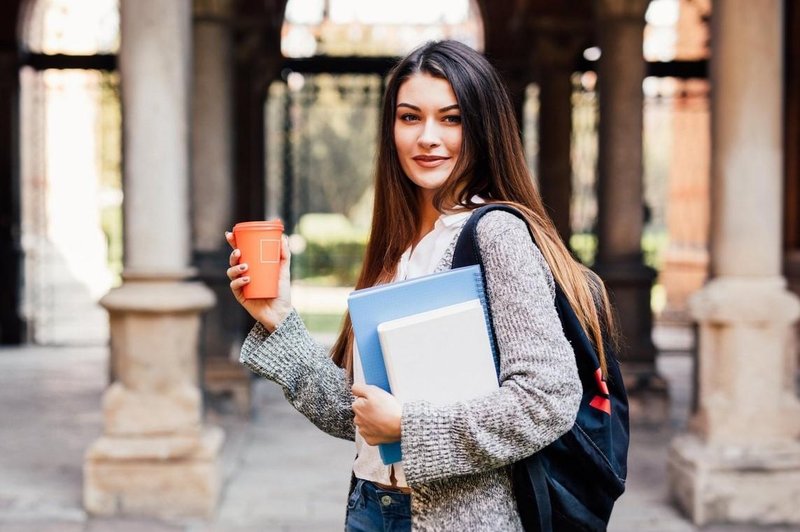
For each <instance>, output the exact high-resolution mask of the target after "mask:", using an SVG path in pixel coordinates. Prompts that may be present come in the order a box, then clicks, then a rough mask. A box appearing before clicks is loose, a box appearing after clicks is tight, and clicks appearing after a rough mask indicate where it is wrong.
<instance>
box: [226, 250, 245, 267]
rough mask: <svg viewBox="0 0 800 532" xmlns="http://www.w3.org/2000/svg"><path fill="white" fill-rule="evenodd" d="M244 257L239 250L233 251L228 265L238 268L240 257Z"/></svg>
mask: <svg viewBox="0 0 800 532" xmlns="http://www.w3.org/2000/svg"><path fill="white" fill-rule="evenodd" d="M241 256H242V252H241V251H240V250H238V249H234V250H233V251H231V254H230V256H229V257H228V263H229V264H230V265H231V266H236V265H237V264H238V263H239V257H241Z"/></svg>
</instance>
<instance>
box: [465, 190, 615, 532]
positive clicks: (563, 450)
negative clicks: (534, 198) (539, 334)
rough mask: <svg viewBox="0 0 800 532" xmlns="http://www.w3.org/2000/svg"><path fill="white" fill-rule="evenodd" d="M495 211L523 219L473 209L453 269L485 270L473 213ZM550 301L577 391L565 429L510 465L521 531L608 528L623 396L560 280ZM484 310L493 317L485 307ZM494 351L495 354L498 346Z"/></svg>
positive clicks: (478, 215) (610, 355)
mask: <svg viewBox="0 0 800 532" xmlns="http://www.w3.org/2000/svg"><path fill="white" fill-rule="evenodd" d="M493 210H502V211H506V212H509V213H511V214H514V215H515V216H517V217H519V218H522V219H523V220H524V218H523V217H522V214H521V213H520V212H519V211H517V210H516V209H514V208H513V207H509V206H507V205H486V206H483V207H480V208H478V209H476V210H475V211H473V213H472V215H471V216H470V218H469V219H468V220H467V222H466V224H465V226H464V229H463V230H462V232H461V235H460V236H459V238H458V242H457V243H456V249H455V254H454V256H453V263H452V267H453V268H458V267H461V266H471V265H473V264H479V265H480V266H481V271H483V263H482V261H481V256H480V249H479V248H478V239H477V234H476V228H477V226H478V220H480V218H481V217H482V216H484V215H485V214H486V213H488V212H490V211H493ZM529 232H530V230H529ZM531 238H534V237H533V234H531ZM534 242H535V239H534ZM485 281H486V278H485V273H484V284H485ZM486 299H487V304H489V303H490V302H489V301H488V299H489V298H488V297H487V298H486ZM555 305H556V310H557V311H558V316H559V318H560V319H561V325H562V327H563V329H564V334H565V336H566V337H567V340H569V342H570V344H572V349H573V350H574V352H575V361H576V362H577V366H578V375H579V376H580V380H581V384H582V386H583V397H582V399H581V404H580V408H579V410H578V416H577V419H576V421H575V425H574V426H573V427H572V429H570V431H569V432H567V433H566V434H564V435H563V436H561V437H560V438H559V439H557V440H556V441H554V442H553V443H551V444H550V445H548V446H547V447H545V448H544V449H542V450H540V451H539V452H537V453H534V454H532V455H531V456H529V457H527V458H525V459H524V460H522V461H520V462H517V463H515V464H514V465H513V466H512V476H513V483H514V494H515V498H516V500H517V507H518V509H519V513H520V517H521V518H522V524H523V526H524V528H525V530H526V531H541V532H551V531H556V532H569V531H592V532H594V531H602V530H606V528H607V525H608V520H609V517H610V516H611V510H612V508H613V506H614V501H615V500H616V499H617V498H618V497H619V496H620V495H622V492H623V491H625V477H626V475H627V456H628V442H629V428H628V398H627V395H626V393H625V387H624V385H623V383H622V376H621V374H620V371H619V365H618V363H617V360H616V357H615V356H614V355H613V353H612V351H611V349H610V348H609V347H606V350H605V352H606V359H607V368H608V379H607V380H604V379H603V378H602V373H601V370H600V363H599V359H598V357H597V352H596V351H595V348H594V346H593V344H592V342H591V341H590V340H589V338H588V337H587V336H586V333H585V331H584V330H583V328H582V327H581V325H580V322H579V321H578V318H577V317H576V315H575V312H574V311H573V310H572V308H571V307H570V304H569V302H568V300H567V297H566V296H565V295H564V292H563V291H562V290H561V288H560V287H559V286H558V284H556V299H555ZM489 315H490V322H491V308H490V309H489ZM495 343H496V340H495ZM495 347H497V346H495ZM496 352H497V353H500V351H499V349H496ZM500 356H502V353H500Z"/></svg>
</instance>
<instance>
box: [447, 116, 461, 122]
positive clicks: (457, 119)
mask: <svg viewBox="0 0 800 532" xmlns="http://www.w3.org/2000/svg"><path fill="white" fill-rule="evenodd" d="M444 121H445V122H449V123H451V124H460V123H461V116H459V115H449V116H445V117H444Z"/></svg>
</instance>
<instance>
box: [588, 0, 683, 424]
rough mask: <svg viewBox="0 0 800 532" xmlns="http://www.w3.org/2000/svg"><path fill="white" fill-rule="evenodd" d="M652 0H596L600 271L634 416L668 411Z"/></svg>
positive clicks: (649, 417)
mask: <svg viewBox="0 0 800 532" xmlns="http://www.w3.org/2000/svg"><path fill="white" fill-rule="evenodd" d="M648 3H649V0H595V7H596V11H597V19H598V20H597V23H598V25H599V26H598V29H599V43H600V49H601V52H602V55H601V57H600V61H599V65H598V76H597V77H598V90H599V96H600V128H599V154H598V187H597V194H598V198H597V199H598V253H597V260H596V263H595V268H594V269H595V271H597V273H598V274H599V275H600V276H601V277H602V278H603V279H604V280H605V282H606V286H607V287H608V289H609V292H610V294H611V298H612V301H613V303H614V306H615V308H616V310H617V313H618V315H619V321H618V323H619V328H620V332H621V334H622V337H623V347H622V349H621V353H620V358H621V359H622V368H623V375H624V378H625V385H626V386H627V388H628V395H629V397H630V407H631V419H632V420H633V421H636V422H655V423H657V422H661V421H664V420H665V419H666V417H667V413H668V412H667V387H666V383H665V381H664V380H663V378H661V377H660V376H659V375H658V374H657V372H656V365H655V355H656V348H655V345H654V344H653V340H652V337H651V336H652V328H653V315H652V311H651V309H650V291H651V288H652V286H653V281H654V280H655V277H656V273H655V271H654V270H653V269H652V268H649V267H647V266H646V265H645V264H644V262H643V260H642V230H643V227H644V196H643V189H644V182H643V179H642V172H643V167H642V127H643V103H644V94H643V92H642V82H643V80H644V74H645V62H644V57H643V55H642V42H643V38H644V25H645V21H644V14H645V11H646V10H647V5H648Z"/></svg>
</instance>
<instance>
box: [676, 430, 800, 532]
mask: <svg viewBox="0 0 800 532" xmlns="http://www.w3.org/2000/svg"><path fill="white" fill-rule="evenodd" d="M668 473H669V483H670V491H671V492H672V494H673V497H674V498H675V499H676V502H677V503H678V505H679V506H680V507H681V509H682V510H683V511H685V512H686V513H687V514H688V515H689V517H690V518H691V519H692V521H693V522H694V523H695V524H697V525H700V526H702V525H705V524H708V523H750V524H753V525H775V524H793V525H800V504H798V501H800V442H797V441H789V442H785V443H779V444H773V445H769V446H767V445H761V446H759V447H757V448H748V447H744V446H721V445H720V446H711V445H707V444H706V443H704V442H703V441H702V440H701V439H700V438H699V437H698V436H696V435H694V434H686V435H682V436H679V437H678V438H676V439H675V440H674V441H673V443H672V448H671V449H670V455H669V460H668Z"/></svg>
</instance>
